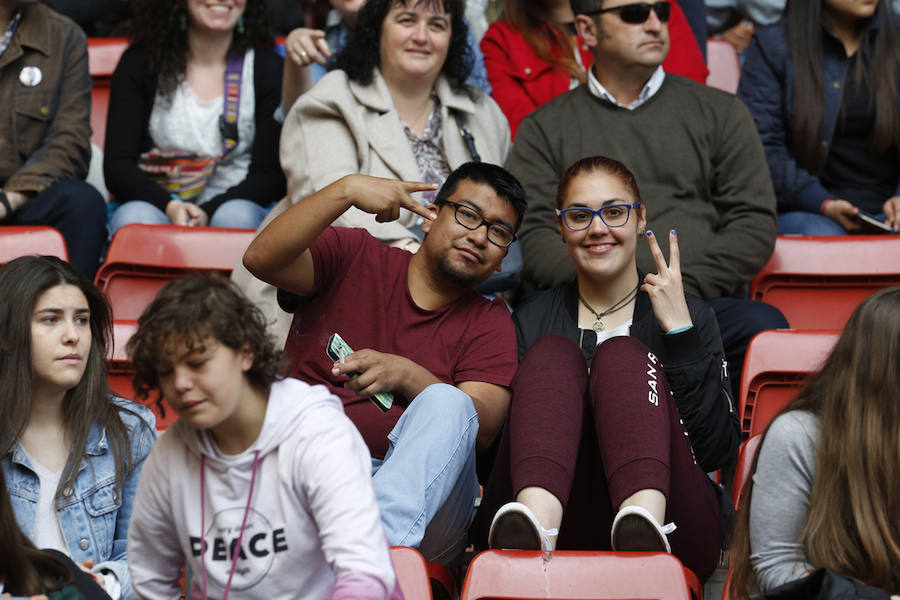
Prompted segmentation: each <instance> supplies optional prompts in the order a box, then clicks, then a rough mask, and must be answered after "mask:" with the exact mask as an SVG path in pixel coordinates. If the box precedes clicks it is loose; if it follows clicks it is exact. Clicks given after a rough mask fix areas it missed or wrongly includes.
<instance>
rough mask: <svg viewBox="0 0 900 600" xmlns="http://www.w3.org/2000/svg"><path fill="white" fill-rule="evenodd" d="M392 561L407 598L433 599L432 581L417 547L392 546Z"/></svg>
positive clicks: (416, 599) (398, 581)
mask: <svg viewBox="0 0 900 600" xmlns="http://www.w3.org/2000/svg"><path fill="white" fill-rule="evenodd" d="M391 561H392V562H393V563H394V572H395V573H396V574H397V584H398V585H399V586H400V589H401V590H402V591H403V597H404V598H406V600H431V582H430V581H429V579H428V568H427V565H426V563H425V559H424V558H422V555H421V554H419V551H418V550H416V549H415V548H409V547H407V546H392V547H391Z"/></svg>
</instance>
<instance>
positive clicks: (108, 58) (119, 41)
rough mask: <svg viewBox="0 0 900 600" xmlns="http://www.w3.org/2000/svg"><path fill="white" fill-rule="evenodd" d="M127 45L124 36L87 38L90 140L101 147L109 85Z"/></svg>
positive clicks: (103, 137) (104, 135) (104, 129)
mask: <svg viewBox="0 0 900 600" xmlns="http://www.w3.org/2000/svg"><path fill="white" fill-rule="evenodd" d="M127 47H128V40H127V39H125V38H89V39H88V67H89V69H90V72H91V80H92V82H93V85H92V88H91V141H92V142H94V143H95V144H97V145H98V146H99V147H100V148H103V142H104V140H105V138H106V113H107V111H108V109H109V85H110V81H111V80H112V74H113V71H115V70H116V65H117V64H119V58H121V56H122V53H123V52H125V49H126V48H127Z"/></svg>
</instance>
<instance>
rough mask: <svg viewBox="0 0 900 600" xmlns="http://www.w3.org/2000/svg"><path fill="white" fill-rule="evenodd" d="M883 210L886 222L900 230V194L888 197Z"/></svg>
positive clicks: (892, 227)
mask: <svg viewBox="0 0 900 600" xmlns="http://www.w3.org/2000/svg"><path fill="white" fill-rule="evenodd" d="M881 211H882V212H883V213H884V216H885V217H886V218H885V220H884V222H885V223H886V224H887V225H889V226H890V227H891V229H893V230H894V231H900V196H892V197H890V198H888V199H887V200H886V201H885V203H884V206H882V208H881Z"/></svg>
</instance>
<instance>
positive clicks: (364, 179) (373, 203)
mask: <svg viewBox="0 0 900 600" xmlns="http://www.w3.org/2000/svg"><path fill="white" fill-rule="evenodd" d="M344 179H345V181H346V184H347V188H345V195H346V196H347V197H349V198H350V199H351V200H352V202H353V205H354V206H356V207H357V208H358V209H360V210H363V211H365V212H367V213H370V214H373V215H375V220H376V221H378V222H379V223H385V222H387V221H394V220H396V219H399V218H400V209H401V208H405V209H407V210H411V211H412V212H414V213H416V214H417V215H419V216H422V217H425V218H426V219H430V220H434V219H435V217H436V215H435V214H434V213H433V212H432V211H430V210H428V209H427V208H425V207H424V206H422V205H421V204H419V203H418V202H416V200H415V199H413V197H412V196H410V194H412V193H414V192H428V191H434V190H436V189H437V187H438V185H437V184H436V183H425V182H423V181H398V180H396V179H385V178H383V177H372V176H369V175H348V176H347V177H345V178H344Z"/></svg>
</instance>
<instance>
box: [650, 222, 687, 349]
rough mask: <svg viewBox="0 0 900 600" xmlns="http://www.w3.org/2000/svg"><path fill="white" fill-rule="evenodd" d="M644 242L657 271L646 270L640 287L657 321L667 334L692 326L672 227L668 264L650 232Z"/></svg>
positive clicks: (676, 240)
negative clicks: (647, 245) (648, 247)
mask: <svg viewBox="0 0 900 600" xmlns="http://www.w3.org/2000/svg"><path fill="white" fill-rule="evenodd" d="M647 243H648V244H649V245H650V254H652V255H653V262H655V263H656V269H657V271H658V272H657V273H655V274H654V273H648V274H647V275H646V276H644V284H643V285H642V286H641V290H642V291H644V292H647V294H648V295H649V296H650V304H651V305H652V306H653V314H655V315H656V320H657V321H659V325H660V327H662V330H663V331H665V332H666V333H668V332H670V331H674V330H676V329H681V328H683V327H689V326H691V325H693V323H692V322H691V313H690V311H688V306H687V300H685V299H684V284H683V283H682V281H681V255H680V253H679V251H678V238H677V237H676V235H675V230H674V229H673V230H672V231H671V232H670V233H669V264H668V265H667V264H666V257H665V256H663V253H662V250H660V249H659V244H658V243H657V242H656V236H654V235H653V232H652V231H648V232H647Z"/></svg>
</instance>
